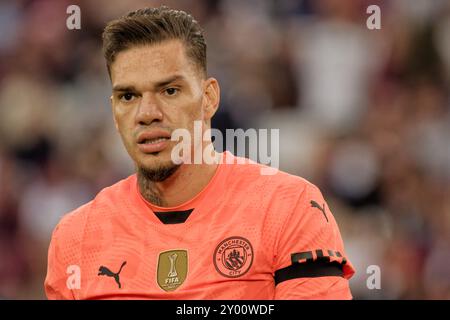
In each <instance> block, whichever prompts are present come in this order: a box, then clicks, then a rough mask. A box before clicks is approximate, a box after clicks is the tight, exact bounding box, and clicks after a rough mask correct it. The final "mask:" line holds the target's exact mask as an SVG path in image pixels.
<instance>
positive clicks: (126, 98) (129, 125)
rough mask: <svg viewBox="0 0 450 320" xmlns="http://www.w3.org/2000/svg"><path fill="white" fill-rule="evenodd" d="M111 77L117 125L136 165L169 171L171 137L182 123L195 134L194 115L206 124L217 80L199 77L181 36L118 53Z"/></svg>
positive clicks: (216, 101) (214, 106) (215, 99)
mask: <svg viewBox="0 0 450 320" xmlns="http://www.w3.org/2000/svg"><path fill="white" fill-rule="evenodd" d="M111 80H112V86H113V95H112V96H111V104H112V110H113V115H114V121H115V124H116V128H117V130H118V131H119V133H120V136H121V138H122V141H123V143H124V145H125V148H126V149H127V151H128V153H129V154H130V156H131V158H132V159H133V160H134V162H135V163H136V165H137V167H138V169H140V170H142V169H144V170H146V171H167V172H170V168H173V167H174V164H173V162H172V160H171V151H172V149H173V147H174V146H175V145H176V144H177V143H178V142H176V141H170V137H171V134H172V132H173V131H174V130H175V129H179V128H183V129H187V130H188V131H189V132H190V134H191V137H193V132H194V130H193V128H194V121H196V120H200V121H202V123H203V130H206V129H208V128H209V127H210V119H211V117H212V116H213V115H214V113H215V111H216V110H217V107H218V104H219V86H218V83H217V81H216V80H215V79H214V78H209V79H205V78H204V77H203V75H202V73H201V72H200V70H199V68H198V67H197V66H196V65H195V64H194V63H193V61H192V59H190V58H189V57H188V56H187V55H186V52H185V46H184V44H183V43H182V42H181V41H179V40H168V41H163V42H161V43H159V44H152V45H143V46H136V47H132V48H130V49H127V50H125V51H122V52H120V53H119V54H117V56H116V58H115V61H114V62H113V63H112V65H111ZM191 140H192V141H193V140H194V139H193V138H192V139H191ZM162 180H164V179H162Z"/></svg>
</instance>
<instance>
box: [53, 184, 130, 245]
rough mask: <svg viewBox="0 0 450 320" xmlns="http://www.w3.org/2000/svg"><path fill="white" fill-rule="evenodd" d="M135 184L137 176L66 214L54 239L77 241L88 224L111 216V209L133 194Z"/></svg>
mask: <svg viewBox="0 0 450 320" xmlns="http://www.w3.org/2000/svg"><path fill="white" fill-rule="evenodd" d="M133 182H134V183H135V182H136V177H135V175H131V176H129V177H128V178H126V179H123V180H121V181H119V182H117V183H115V184H113V185H112V186H109V187H106V188H104V189H102V190H101V191H100V192H99V193H98V194H97V195H96V197H95V198H94V199H93V200H91V201H90V202H88V203H86V204H84V205H82V206H80V207H78V208H76V209H75V210H73V211H71V212H68V213H66V214H64V215H63V217H62V218H61V219H60V221H59V223H58V224H57V226H56V227H55V229H54V231H53V238H57V239H59V240H63V241H69V240H75V241H76V239H77V238H78V236H79V235H80V234H82V233H83V232H84V230H85V228H86V225H87V224H88V222H92V221H96V220H102V219H104V218H106V217H107V216H108V215H109V214H111V212H112V210H110V209H111V207H112V206H114V205H116V204H117V202H118V201H119V199H121V198H124V195H126V194H129V193H130V192H131V187H132V184H133Z"/></svg>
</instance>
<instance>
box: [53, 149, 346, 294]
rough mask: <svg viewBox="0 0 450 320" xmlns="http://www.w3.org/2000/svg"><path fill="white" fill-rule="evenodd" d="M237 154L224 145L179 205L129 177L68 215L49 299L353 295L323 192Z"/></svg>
mask: <svg viewBox="0 0 450 320" xmlns="http://www.w3.org/2000/svg"><path fill="white" fill-rule="evenodd" d="M238 160H241V161H242V160H243V159H242V158H237V157H235V156H233V155H232V154H231V153H229V152H224V153H223V154H222V161H221V164H219V166H218V168H217V170H216V173H215V174H214V176H213V178H212V179H211V181H210V182H209V183H208V185H207V186H206V187H205V188H204V189H203V190H202V191H201V192H200V193H199V194H198V195H197V196H195V197H194V198H193V199H191V200H189V201H188V202H186V203H183V204H182V205H180V206H177V207H172V208H162V207H157V206H154V205H152V204H151V203H148V202H147V201H146V200H145V199H143V197H142V196H141V194H140V192H139V189H138V186H137V178H136V175H132V176H130V177H128V178H126V179H124V180H122V181H120V182H118V183H116V184H114V185H113V186H110V187H108V188H105V189H103V190H102V191H101V192H100V193H99V194H98V195H97V196H96V197H95V199H94V200H92V201H91V202H89V203H87V204H85V205H83V206H81V207H80V208H78V209H76V210H74V211H73V212H71V213H69V214H67V215H65V216H64V217H63V218H62V219H61V221H60V222H59V224H58V225H57V227H56V228H55V230H54V232H53V235H52V240H51V243H50V247H49V254H48V269H47V277H46V279H45V291H46V294H47V297H48V298H49V299H351V298H352V296H351V293H350V289H349V284H348V279H349V278H350V277H351V276H352V275H353V273H354V269H353V267H352V265H351V263H350V261H349V260H348V259H347V257H346V255H345V250H344V246H343V242H342V239H341V235H340V232H339V229H338V226H337V223H336V221H335V219H334V217H333V215H332V213H331V212H330V209H329V208H328V206H327V204H326V202H325V201H324V199H323V197H322V194H321V192H320V191H319V189H318V188H317V187H315V186H314V185H313V184H311V183H309V182H308V181H306V180H304V179H302V178H300V177H297V176H293V175H290V174H287V173H284V172H281V171H278V172H277V173H276V174H275V175H261V168H263V165H261V164H257V163H254V162H251V161H247V163H246V164H237V163H236V162H237V161H238ZM155 212H157V213H158V215H160V216H161V215H164V216H165V217H166V218H167V217H168V218H169V220H167V221H169V222H167V221H165V222H164V221H162V220H161V219H160V218H159V217H158V215H157V214H155ZM180 214H181V216H182V218H181V220H180V219H175V220H173V219H172V221H171V219H170V218H171V217H177V216H178V215H180ZM183 216H184V218H183ZM186 217H187V219H186ZM183 220H185V221H184V222H183ZM77 281H78V282H77Z"/></svg>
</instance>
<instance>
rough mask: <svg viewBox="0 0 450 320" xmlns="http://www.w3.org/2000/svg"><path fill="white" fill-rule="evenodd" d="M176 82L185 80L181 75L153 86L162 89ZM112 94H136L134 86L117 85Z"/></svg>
mask: <svg viewBox="0 0 450 320" xmlns="http://www.w3.org/2000/svg"><path fill="white" fill-rule="evenodd" d="M177 80H185V77H184V76H182V75H174V76H172V77H170V78H168V79H164V80H162V81H159V82H157V83H156V84H155V86H154V87H155V88H156V89H160V88H162V87H165V86H167V85H168V84H170V83H172V82H174V81H177ZM113 91H114V92H123V91H130V92H136V91H137V90H136V88H135V87H134V86H127V85H121V84H117V85H115V86H114V87H113Z"/></svg>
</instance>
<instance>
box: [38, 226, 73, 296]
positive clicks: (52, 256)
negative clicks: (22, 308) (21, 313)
mask: <svg viewBox="0 0 450 320" xmlns="http://www.w3.org/2000/svg"><path fill="white" fill-rule="evenodd" d="M59 246H60V238H59V225H58V226H56V228H55V230H54V231H53V234H52V239H51V241H50V246H49V249H48V263H47V276H46V278H45V283H44V288H45V294H46V295H47V298H48V299H49V300H69V299H73V295H72V292H71V290H70V289H69V288H68V286H67V279H68V274H67V273H66V268H65V267H64V263H63V259H62V258H61V257H60V254H59V252H60V248H59Z"/></svg>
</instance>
